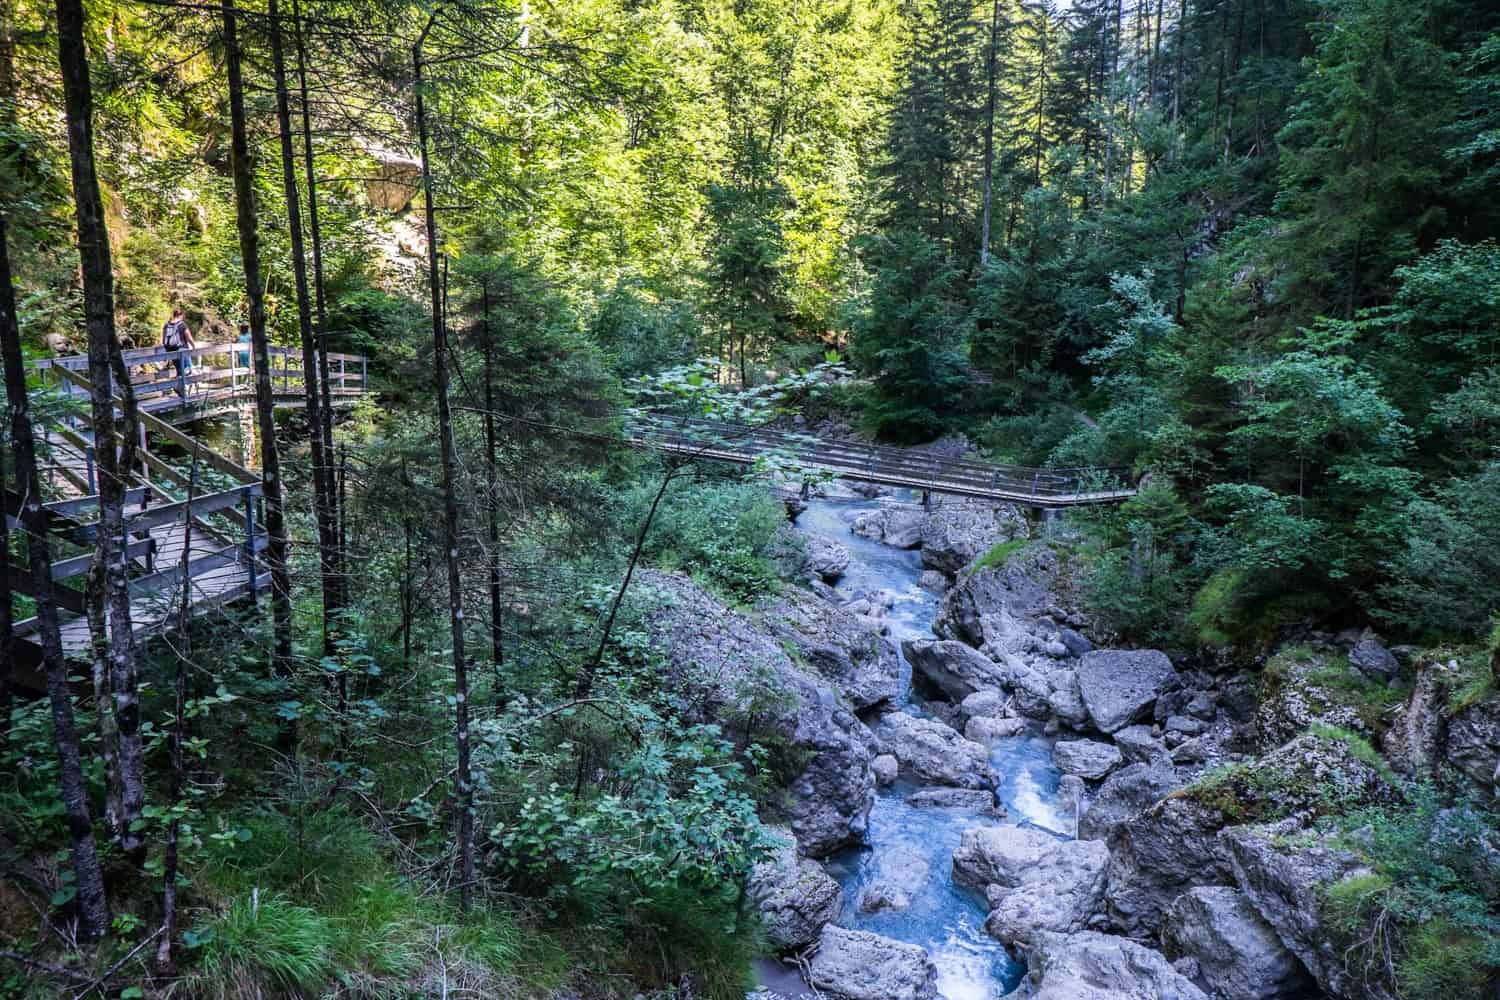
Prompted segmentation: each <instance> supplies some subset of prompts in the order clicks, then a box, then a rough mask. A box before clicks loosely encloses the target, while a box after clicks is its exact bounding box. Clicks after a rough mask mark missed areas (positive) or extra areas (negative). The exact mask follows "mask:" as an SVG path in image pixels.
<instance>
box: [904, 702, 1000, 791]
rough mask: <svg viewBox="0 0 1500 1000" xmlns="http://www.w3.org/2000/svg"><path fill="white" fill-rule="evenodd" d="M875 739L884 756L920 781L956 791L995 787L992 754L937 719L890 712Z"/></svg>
mask: <svg viewBox="0 0 1500 1000" xmlns="http://www.w3.org/2000/svg"><path fill="white" fill-rule="evenodd" d="M875 738H876V739H877V740H878V741H879V745H880V748H881V750H882V751H883V752H885V753H889V754H891V755H892V756H893V757H895V758H896V760H897V761H899V762H900V764H901V771H902V773H903V774H909V775H910V776H912V777H914V778H916V779H917V780H919V781H922V782H925V783H928V784H934V785H952V786H953V787H955V788H983V789H989V788H993V787H995V775H994V772H993V771H992V770H991V769H990V761H989V751H988V750H986V749H985V748H984V746H983V745H981V744H979V743H975V742H973V741H972V740H966V739H964V738H963V737H962V736H960V735H959V734H958V733H957V732H956V731H955V730H954V729H953V728H952V727H951V726H947V725H944V724H943V723H941V722H939V721H937V720H936V719H918V718H917V717H915V716H912V715H907V714H906V713H905V712H889V713H887V714H886V715H883V716H881V717H880V721H879V722H878V723H877V724H876V725H875Z"/></svg>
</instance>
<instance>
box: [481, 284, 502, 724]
mask: <svg viewBox="0 0 1500 1000" xmlns="http://www.w3.org/2000/svg"><path fill="white" fill-rule="evenodd" d="M479 294H480V309H481V316H482V321H481V322H482V333H483V336H484V447H485V482H484V486H485V499H486V501H487V502H488V505H489V544H490V559H489V563H490V658H491V659H492V660H493V661H494V664H495V701H496V703H497V704H503V701H504V699H503V698H502V697H501V695H500V680H501V668H502V667H503V666H504V663H505V644H504V641H503V640H504V631H503V630H502V621H503V619H502V617H501V616H502V615H503V613H504V611H505V606H504V602H503V601H502V600H501V596H500V485H499V478H500V477H499V471H498V470H497V469H496V458H495V449H496V447H497V446H498V441H497V439H496V434H495V342H494V339H493V337H494V335H493V332H492V331H491V330H490V284H489V279H488V278H486V279H484V284H483V285H482V286H481V288H480V293H479Z"/></svg>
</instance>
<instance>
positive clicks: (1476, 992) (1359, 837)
mask: <svg viewBox="0 0 1500 1000" xmlns="http://www.w3.org/2000/svg"><path fill="white" fill-rule="evenodd" d="M1409 798H1410V803H1409V804H1407V805H1402V806H1399V807H1373V808H1367V809H1361V810H1356V811H1354V812H1351V813H1350V814H1349V815H1348V816H1346V817H1344V818H1342V819H1341V820H1340V821H1339V824H1338V826H1339V829H1340V830H1342V831H1343V842H1344V846H1346V847H1347V848H1348V849H1351V850H1353V851H1354V852H1356V853H1357V854H1359V855H1361V856H1362V857H1363V859H1364V860H1365V862H1366V863H1367V864H1369V865H1370V866H1371V868H1372V869H1373V872H1372V873H1371V874H1369V875H1367V876H1361V877H1357V878H1352V879H1348V880H1345V881H1342V882H1338V883H1335V884H1333V885H1331V886H1326V887H1324V891H1323V903H1324V908H1325V910H1326V911H1327V913H1328V914H1329V917H1330V921H1331V923H1332V924H1333V926H1334V928H1335V929H1336V931H1337V932H1338V933H1340V934H1341V935H1342V937H1343V939H1344V940H1345V941H1346V942H1348V945H1349V948H1350V953H1349V954H1350V958H1351V963H1350V964H1351V967H1352V968H1353V969H1355V970H1356V971H1358V972H1360V973H1362V974H1363V975H1364V976H1365V977H1366V978H1367V979H1369V980H1370V981H1372V982H1376V983H1381V984H1384V985H1386V986H1387V988H1393V989H1394V990H1395V991H1396V992H1397V995H1399V996H1403V997H1411V998H1413V1000H1439V998H1447V997H1452V998H1455V1000H1481V998H1483V997H1486V996H1488V995H1489V993H1490V992H1491V991H1492V990H1493V986H1494V982H1495V978H1496V977H1497V975H1500V863H1497V861H1496V855H1495V851H1494V844H1493V836H1494V831H1495V829H1496V817H1495V816H1494V814H1493V813H1492V812H1490V811H1488V810H1487V809H1486V808H1485V807H1483V806H1481V805H1479V804H1477V803H1474V802H1466V801H1460V802H1458V803H1455V804H1452V805H1450V804H1448V803H1446V802H1444V801H1443V800H1442V798H1441V797H1440V796H1439V795H1438V793H1437V792H1436V790H1435V789H1433V788H1432V787H1431V786H1428V785H1418V786H1415V787H1413V788H1411V789H1409ZM1372 928H1373V932H1372Z"/></svg>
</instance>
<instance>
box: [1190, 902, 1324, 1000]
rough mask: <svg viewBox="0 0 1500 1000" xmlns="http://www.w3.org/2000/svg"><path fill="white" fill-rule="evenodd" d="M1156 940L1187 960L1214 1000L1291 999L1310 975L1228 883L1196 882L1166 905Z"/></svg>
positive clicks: (1304, 990)
mask: <svg viewBox="0 0 1500 1000" xmlns="http://www.w3.org/2000/svg"><path fill="white" fill-rule="evenodd" d="M1162 943H1163V945H1164V946H1165V948H1166V951H1167V954H1168V955H1174V956H1183V957H1187V958H1191V959H1193V960H1194V961H1195V962H1197V964H1198V969H1199V971H1200V976H1201V979H1202V982H1203V983H1204V985H1206V986H1207V987H1208V989H1209V991H1210V992H1211V993H1212V994H1213V995H1214V996H1215V997H1217V998H1219V1000H1292V998H1295V997H1302V996H1305V995H1306V994H1307V991H1308V987H1310V986H1311V985H1312V980H1311V977H1310V976H1308V974H1307V970H1306V969H1304V968H1303V967H1302V963H1301V962H1300V961H1298V959H1297V956H1296V955H1293V954H1292V953H1291V952H1290V951H1289V950H1288V949H1287V947H1286V946H1285V945H1283V944H1282V943H1281V939H1280V938H1278V937H1277V936H1276V932H1275V931H1274V930H1272V929H1271V926H1270V925H1269V924H1267V923H1266V922H1265V921H1264V920H1262V919H1261V916H1260V914H1259V913H1258V912H1256V909H1255V907H1254V906H1252V905H1251V904H1250V900H1249V899H1248V898H1247V897H1246V896H1245V894H1244V893H1242V892H1240V890H1238V889H1234V888H1230V887H1229V886H1218V885H1215V886H1198V887H1196V888H1193V889H1189V890H1188V891H1187V892H1185V893H1183V894H1182V895H1181V896H1178V897H1177V899H1176V900H1174V901H1173V902H1172V905H1171V907H1169V908H1168V910H1167V919H1166V922H1165V924H1164V925H1163V927H1162Z"/></svg>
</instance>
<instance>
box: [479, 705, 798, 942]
mask: <svg viewBox="0 0 1500 1000" xmlns="http://www.w3.org/2000/svg"><path fill="white" fill-rule="evenodd" d="M596 784H597V785H598V794H596V795H592V796H585V797H578V796H574V795H571V794H568V793H567V792H566V791H565V790H563V789H561V788H559V787H557V786H556V785H554V786H553V787H552V788H551V789H550V790H548V791H547V792H546V793H544V794H539V795H532V796H530V797H528V798H527V799H526V800H525V801H524V802H523V803H522V804H521V806H520V808H519V810H518V811H517V813H516V815H514V816H513V817H510V818H508V819H507V820H504V821H502V822H501V823H499V824H498V825H496V827H495V828H494V829H493V830H492V831H491V833H490V836H491V839H492V840H494V841H495V842H496V843H497V844H498V845H499V846H500V847H501V848H502V849H503V859H502V861H501V863H502V864H503V865H504V866H505V867H507V868H509V869H511V870H512V871H514V872H516V873H518V874H521V875H523V876H526V877H527V878H529V879H532V880H535V881H536V882H537V883H539V884H542V885H550V886H552V887H553V891H554V893H555V894H557V895H558V896H559V897H561V898H562V899H564V900H565V901H567V902H570V903H572V904H573V905H575V906H579V907H581V908H583V909H584V910H585V911H587V912H590V913H592V914H594V915H595V916H602V915H605V914H609V913H611V912H612V913H613V914H614V915H615V916H617V917H623V916H625V915H626V914H627V913H629V912H630V911H631V910H635V909H643V910H648V911H651V912H656V913H659V912H662V911H663V909H664V908H670V904H671V901H672V900H675V899H676V898H677V897H678V895H679V894H681V893H691V894H692V895H694V896H695V897H696V898H697V899H699V900H700V901H701V902H703V903H704V904H706V905H708V906H709V907H710V908H711V909H715V910H717V911H719V912H720V913H722V914H727V916H728V919H729V921H730V922H731V923H732V922H733V920H734V918H735V916H736V909H737V905H738V900H739V893H740V884H741V882H742V880H743V878H744V875H745V873H746V872H748V871H749V868H750V866H751V865H752V864H754V863H755V862H756V861H759V860H761V858H762V857H763V856H764V855H765V853H766V851H767V850H768V848H769V838H768V835H767V834H765V833H764V832H763V831H762V829H761V826H760V823H759V821H758V820H757V818H756V813H755V803H754V800H753V799H752V798H751V797H750V795H749V794H748V790H749V779H748V777H747V775H746V772H745V770H744V767H743V766H742V765H741V764H740V763H739V762H738V761H737V760H735V759H734V757H733V747H732V746H731V745H729V744H728V743H726V742H724V741H722V740H721V739H720V738H719V735H718V730H717V728H715V727H711V726H688V727H680V726H677V725H675V724H655V723H653V724H652V725H651V727H650V728H649V729H648V730H647V731H645V732H643V733H642V734H641V742H640V745H639V746H638V747H637V748H636V750H635V752H634V753H633V754H631V755H630V756H628V757H626V758H625V759H623V760H622V761H620V762H619V763H618V764H617V765H615V766H614V767H612V768H610V769H608V770H607V771H605V772H604V773H602V775H601V776H600V777H599V779H598V780H597V781H596Z"/></svg>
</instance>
